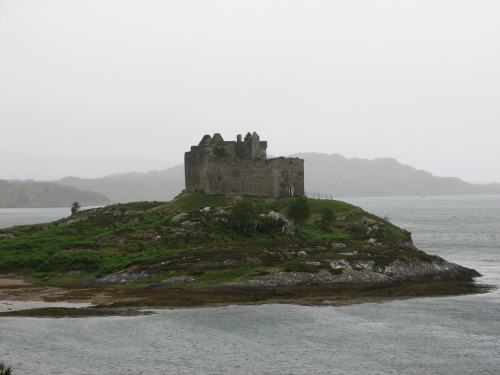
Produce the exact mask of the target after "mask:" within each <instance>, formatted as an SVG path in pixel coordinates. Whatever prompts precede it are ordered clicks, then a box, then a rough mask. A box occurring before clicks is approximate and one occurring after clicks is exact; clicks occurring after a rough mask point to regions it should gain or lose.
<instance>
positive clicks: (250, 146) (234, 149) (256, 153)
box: [184, 132, 304, 198]
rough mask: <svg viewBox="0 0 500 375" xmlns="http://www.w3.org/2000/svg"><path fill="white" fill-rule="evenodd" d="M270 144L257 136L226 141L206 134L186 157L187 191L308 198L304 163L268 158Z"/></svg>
mask: <svg viewBox="0 0 500 375" xmlns="http://www.w3.org/2000/svg"><path fill="white" fill-rule="evenodd" d="M266 149H267V142H265V141H261V140H260V138H259V136H258V135H257V133H255V132H254V133H253V134H250V133H248V134H247V135H246V136H245V138H244V139H243V140H242V139H241V135H238V136H237V140H236V141H224V139H222V136H221V135H220V134H219V133H216V134H214V136H213V137H210V136H209V135H205V136H204V137H203V139H202V140H201V142H200V144H199V145H198V146H191V151H188V152H186V153H185V155H184V167H185V178H186V192H188V193H189V192H193V191H195V190H202V191H204V192H205V193H206V194H209V195H215V194H224V195H247V196H258V197H272V198H278V197H282V196H302V195H304V160H303V159H299V158H284V157H279V158H273V159H267V156H266Z"/></svg>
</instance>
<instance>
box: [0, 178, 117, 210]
mask: <svg viewBox="0 0 500 375" xmlns="http://www.w3.org/2000/svg"><path fill="white" fill-rule="evenodd" d="M73 202H79V203H80V204H81V205H82V206H98V205H104V204H109V203H111V201H110V200H109V199H108V198H106V197H105V196H104V195H103V194H101V193H97V192H93V191H82V190H80V189H77V188H75V187H72V186H63V185H60V184H56V183H52V182H39V181H32V180H28V181H6V180H0V207H70V206H71V204H72V203H73Z"/></svg>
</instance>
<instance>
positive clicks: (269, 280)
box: [0, 192, 485, 317]
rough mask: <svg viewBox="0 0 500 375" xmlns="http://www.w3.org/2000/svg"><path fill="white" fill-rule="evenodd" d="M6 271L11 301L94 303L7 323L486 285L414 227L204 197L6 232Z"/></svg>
mask: <svg viewBox="0 0 500 375" xmlns="http://www.w3.org/2000/svg"><path fill="white" fill-rule="evenodd" d="M0 273H3V274H4V276H3V277H0V279H4V280H10V282H8V281H4V282H0V298H1V299H2V300H13V301H16V300H18V301H19V300H25V301H26V300H41V301H46V302H54V301H69V302H89V303H91V304H92V305H91V306H89V307H84V308H80V309H69V308H67V307H60V308H59V307H47V308H38V309H32V310H16V311H3V312H0V316H56V317H57V316H99V315H116V314H125V315H130V314H142V313H147V309H150V308H164V307H197V306H215V305H227V304H234V303H269V302H281V303H290V302H293V303H306V304H345V303H358V302H364V301H369V300H372V299H379V300H380V299H387V298H388V299H393V298H408V297H417V296H432V295H440V296H442V295H457V294H465V293H478V292H482V291H484V290H485V289H484V287H480V286H478V285H476V284H475V283H474V281H473V278H474V277H476V276H480V275H479V274H478V273H477V272H476V271H474V270H471V269H468V268H465V267H462V266H459V265H456V264H453V263H450V262H447V261H445V260H444V259H442V258H440V257H437V256H433V255H429V254H426V253H424V252H422V251H420V250H418V249H417V248H415V246H414V245H413V243H412V240H411V234H410V233H409V232H407V231H406V230H404V229H401V228H398V227H396V226H395V225H393V224H392V223H390V222H389V221H388V220H386V219H384V218H380V217H377V216H375V215H372V214H370V213H367V212H365V211H363V210H362V209H361V208H359V207H356V206H353V205H350V204H347V203H344V202H340V201H328V200H315V199H307V198H290V197H289V198H281V199H267V198H249V197H246V198H245V197H231V196H218V195H205V194H203V193H202V192H195V193H189V194H183V195H180V196H179V197H177V198H175V199H174V200H172V201H170V202H134V203H129V204H118V205H112V206H107V207H102V208H97V209H92V210H87V211H81V212H79V213H76V214H74V215H72V216H71V217H68V218H65V219H61V220H58V221H55V222H53V223H49V224H41V225H28V226H16V227H12V228H6V229H2V230H0ZM0 276H1V275H0ZM145 309H146V310H145ZM76 310H78V311H76Z"/></svg>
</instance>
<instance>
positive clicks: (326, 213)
mask: <svg viewBox="0 0 500 375" xmlns="http://www.w3.org/2000/svg"><path fill="white" fill-rule="evenodd" d="M334 220H335V212H333V210H332V209H331V208H330V207H325V208H323V209H322V210H321V225H323V226H328V225H330V224H331V223H332V222H333V221H334Z"/></svg>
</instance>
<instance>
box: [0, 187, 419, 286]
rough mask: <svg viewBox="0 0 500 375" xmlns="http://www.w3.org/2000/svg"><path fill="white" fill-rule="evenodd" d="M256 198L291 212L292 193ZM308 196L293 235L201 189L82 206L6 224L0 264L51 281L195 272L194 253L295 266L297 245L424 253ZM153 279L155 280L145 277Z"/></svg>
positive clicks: (355, 214)
mask: <svg viewBox="0 0 500 375" xmlns="http://www.w3.org/2000/svg"><path fill="white" fill-rule="evenodd" d="M249 199H251V201H252V202H253V203H254V204H255V206H256V207H257V210H258V212H259V213H260V214H267V213H268V212H269V211H270V210H275V211H279V212H281V213H285V214H286V212H287V209H288V205H289V204H290V202H291V200H292V199H293V198H282V199H278V200H275V201H272V202H269V201H268V200H265V199H262V198H249ZM307 201H308V204H309V205H310V208H311V213H312V215H311V217H310V218H309V220H308V221H307V222H306V223H305V224H304V226H303V227H302V228H300V229H298V230H297V231H296V233H295V234H293V235H290V234H282V233H281V232H280V230H281V225H282V223H280V222H279V221H274V220H273V219H270V218H269V217H267V216H266V217H263V216H259V217H258V218H257V226H256V229H255V231H253V232H250V233H242V232H241V231H240V230H239V229H238V227H237V226H236V225H235V224H234V222H232V221H231V213H230V212H223V213H220V212H216V213H213V212H212V213H206V212H200V208H204V207H207V206H212V207H228V206H231V205H234V201H233V200H232V198H230V197H227V196H220V195H214V196H212V195H210V196H209V195H205V194H203V193H202V192H195V193H190V194H183V195H181V196H179V197H178V198H176V199H174V200H173V201H171V202H167V203H162V202H133V203H127V204H118V205H112V206H108V207H103V208H98V209H93V210H86V211H82V212H79V213H77V214H76V215H73V216H71V217H68V218H65V219H61V220H58V221H55V222H54V223H48V224H40V225H28V226H17V227H12V228H6V229H2V230H0V234H7V235H10V236H15V237H14V238H9V237H0V272H17V273H23V274H27V275H30V274H36V275H42V274H47V273H52V275H53V278H54V281H51V282H54V283H58V284H61V285H62V284H65V283H70V282H71V281H72V280H73V279H77V278H78V277H83V276H79V275H95V276H98V277H100V276H105V275H107V274H109V273H112V272H116V271H119V270H122V269H124V268H127V267H129V266H131V265H150V264H155V263H158V262H167V263H166V264H169V266H168V267H170V269H167V271H169V270H170V271H171V270H174V271H178V272H184V271H185V272H188V271H187V269H185V270H184V271H183V269H182V267H183V266H182V264H183V263H186V262H192V261H194V260H199V261H216V260H220V261H224V260H226V259H232V260H239V259H252V258H259V259H260V260H261V262H262V263H261V264H260V265H258V266H261V267H278V268H280V267H281V268H283V267H284V265H286V264H288V267H295V268H300V267H303V266H302V265H300V264H299V263H297V262H296V259H289V258H287V257H288V255H287V253H288V252H289V250H290V249H292V250H293V251H298V250H300V249H306V248H312V249H317V248H319V247H324V248H325V250H321V251H320V250H311V251H310V252H308V255H307V256H306V257H303V259H306V260H307V259H309V260H314V259H320V258H328V257H330V258H334V257H335V256H336V255H335V254H337V253H340V252H342V251H344V252H345V251H348V250H346V249H342V248H335V247H332V246H330V244H332V243H336V242H342V243H346V244H348V247H349V249H357V250H358V251H359V252H358V255H357V256H358V257H360V258H363V257H364V258H366V257H368V255H367V254H368V252H374V253H373V254H375V255H373V256H374V257H375V258H377V262H380V263H383V262H388V261H390V257H395V256H424V255H422V254H424V253H421V252H416V251H414V250H411V249H408V248H403V249H402V247H401V244H402V243H403V242H406V241H408V240H409V238H410V234H409V233H408V232H407V231H405V230H402V229H400V228H398V227H396V226H394V225H392V224H391V223H389V222H388V221H386V220H384V219H381V218H378V217H377V216H375V215H371V214H369V213H367V212H365V211H363V210H362V209H361V208H359V207H356V206H352V205H350V204H347V203H344V202H340V201H326V200H314V199H308V200H307ZM324 208H330V209H331V210H332V211H333V212H334V213H335V217H336V218H340V217H342V218H343V220H333V221H332V222H331V223H330V224H329V225H328V226H326V227H325V226H322V225H321V224H320V218H321V211H322V210H323V209H324ZM180 212H184V213H187V214H188V218H186V219H185V220H187V221H189V222H190V223H195V224H194V225H183V221H182V220H181V221H174V220H172V219H173V217H174V216H175V215H177V214H179V213H180ZM363 217H368V218H371V219H374V220H377V221H379V222H381V223H383V224H384V230H381V231H377V232H374V233H370V235H366V229H367V228H366V227H364V226H363V225H362V224H360V221H361V219H362V218H363ZM370 237H374V238H376V239H377V241H381V242H383V243H385V244H386V247H385V250H384V251H385V253H384V252H382V250H383V249H382V250H380V249H378V248H377V247H376V246H373V245H371V244H369V243H368V242H367V240H368V239H369V238H370ZM325 244H326V246H324V245H325ZM365 248H366V249H367V250H366V249H365ZM391 249H394V251H393V250H391ZM365 250H366V251H365ZM377 252H379V253H377ZM377 254H378V255H377ZM169 262H170V263H169ZM294 262H295V263H294ZM256 266H257V265H256ZM165 267H167V266H165ZM176 267H177V268H176ZM306 268H307V267H306ZM252 270H255V267H254V266H250V265H249V266H241V267H235V266H234V265H233V266H230V267H225V268H223V269H221V267H219V268H217V269H213V270H212V269H206V270H204V271H203V273H202V275H201V276H200V278H201V280H205V281H206V282H214V283H219V282H226V281H228V280H234V279H237V278H238V277H243V276H245V275H246V274H247V272H252ZM58 274H61V275H58ZM64 275H68V276H64ZM40 277H41V276H40ZM65 277H67V278H65ZM165 277H167V276H165ZM154 282H155V280H148V281H145V282H144V283H154ZM137 285H145V284H141V283H139V284H137Z"/></svg>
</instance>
